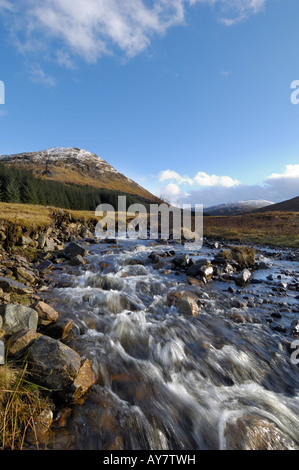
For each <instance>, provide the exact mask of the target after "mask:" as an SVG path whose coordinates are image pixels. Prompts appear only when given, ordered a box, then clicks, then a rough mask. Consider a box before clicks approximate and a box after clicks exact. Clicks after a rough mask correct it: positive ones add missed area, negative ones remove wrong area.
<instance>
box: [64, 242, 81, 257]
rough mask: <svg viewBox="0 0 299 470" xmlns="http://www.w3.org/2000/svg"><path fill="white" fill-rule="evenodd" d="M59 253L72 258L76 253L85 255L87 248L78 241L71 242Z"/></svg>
mask: <svg viewBox="0 0 299 470" xmlns="http://www.w3.org/2000/svg"><path fill="white" fill-rule="evenodd" d="M61 253H62V255H63V256H64V257H65V258H68V259H72V258H74V257H75V256H77V255H80V256H85V255H86V253H87V250H86V249H85V248H83V247H82V246H80V245H79V244H78V243H76V242H71V243H70V244H69V245H68V246H67V247H66V248H64V250H63V251H62V252H61Z"/></svg>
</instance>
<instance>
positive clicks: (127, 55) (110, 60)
mask: <svg viewBox="0 0 299 470" xmlns="http://www.w3.org/2000/svg"><path fill="white" fill-rule="evenodd" d="M298 19H299V2H298V0H43V1H42V0H26V1H25V0H14V1H12V0H0V28H1V30H0V57H1V63H0V80H1V81H2V82H3V83H4V84H5V104H1V105H0V154H11V153H18V152H27V151H34V150H43V149H46V148H49V147H57V146H63V147H68V146H70V147H80V148H84V149H86V150H89V151H91V152H94V153H96V154H98V155H99V156H101V157H102V158H104V159H105V160H106V161H108V163H110V164H111V165H113V166H114V167H115V168H116V169H117V170H119V171H121V172H122V173H124V174H126V175H127V176H129V177H131V178H133V179H135V180H136V181H137V182H139V183H140V184H141V185H143V186H144V187H146V188H147V189H149V190H150V191H152V192H154V193H156V194H161V193H162V194H165V195H167V196H168V197H169V198H171V200H172V201H174V202H175V201H177V202H180V203H183V202H184V203H189V202H192V203H198V204H204V205H206V206H209V205H213V204H218V203H221V202H229V201H235V200H248V199H267V200H270V201H274V202H278V201H281V200H284V199H288V198H291V197H294V196H297V195H298V194H299V158H298V155H299V133H298V129H299V104H298V105H296V104H294V103H295V102H296V101H297V100H293V101H294V103H292V101H291V94H292V93H293V92H294V93H296V89H295V90H292V89H291V84H292V82H294V81H295V80H299V29H298ZM293 96H294V95H293ZM296 97H297V95H296ZM298 97H299V93H298Z"/></svg>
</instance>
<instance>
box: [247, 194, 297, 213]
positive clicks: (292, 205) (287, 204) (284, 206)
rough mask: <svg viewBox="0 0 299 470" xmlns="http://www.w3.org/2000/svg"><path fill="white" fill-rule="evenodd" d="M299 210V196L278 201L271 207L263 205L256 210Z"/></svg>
mask: <svg viewBox="0 0 299 470" xmlns="http://www.w3.org/2000/svg"><path fill="white" fill-rule="evenodd" d="M270 211H271V212H272V211H280V212H299V196H297V197H294V198H293V199H288V200H287V201H282V202H278V203H277V204H273V205H271V206H270V207H262V208H260V209H258V210H256V211H255V212H270Z"/></svg>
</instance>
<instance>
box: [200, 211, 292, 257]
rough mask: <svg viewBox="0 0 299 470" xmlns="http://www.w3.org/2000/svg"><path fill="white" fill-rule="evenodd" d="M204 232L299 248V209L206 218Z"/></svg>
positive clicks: (251, 241) (246, 240)
mask: <svg viewBox="0 0 299 470" xmlns="http://www.w3.org/2000/svg"><path fill="white" fill-rule="evenodd" d="M204 236H206V237H215V238H224V239H226V240H230V241H240V242H245V243H256V244H261V245H271V246H277V247H288V248H299V212H267V213H260V214H246V215H238V216H228V217H225V216H219V217H205V218H204Z"/></svg>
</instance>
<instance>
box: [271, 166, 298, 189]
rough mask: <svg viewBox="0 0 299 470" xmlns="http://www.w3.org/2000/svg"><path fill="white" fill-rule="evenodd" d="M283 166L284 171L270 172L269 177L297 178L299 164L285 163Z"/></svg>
mask: <svg viewBox="0 0 299 470" xmlns="http://www.w3.org/2000/svg"><path fill="white" fill-rule="evenodd" d="M285 168H286V169H285V172H284V173H272V175H270V176H269V179H280V178H299V165H286V167H285ZM298 191H299V187H298Z"/></svg>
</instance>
